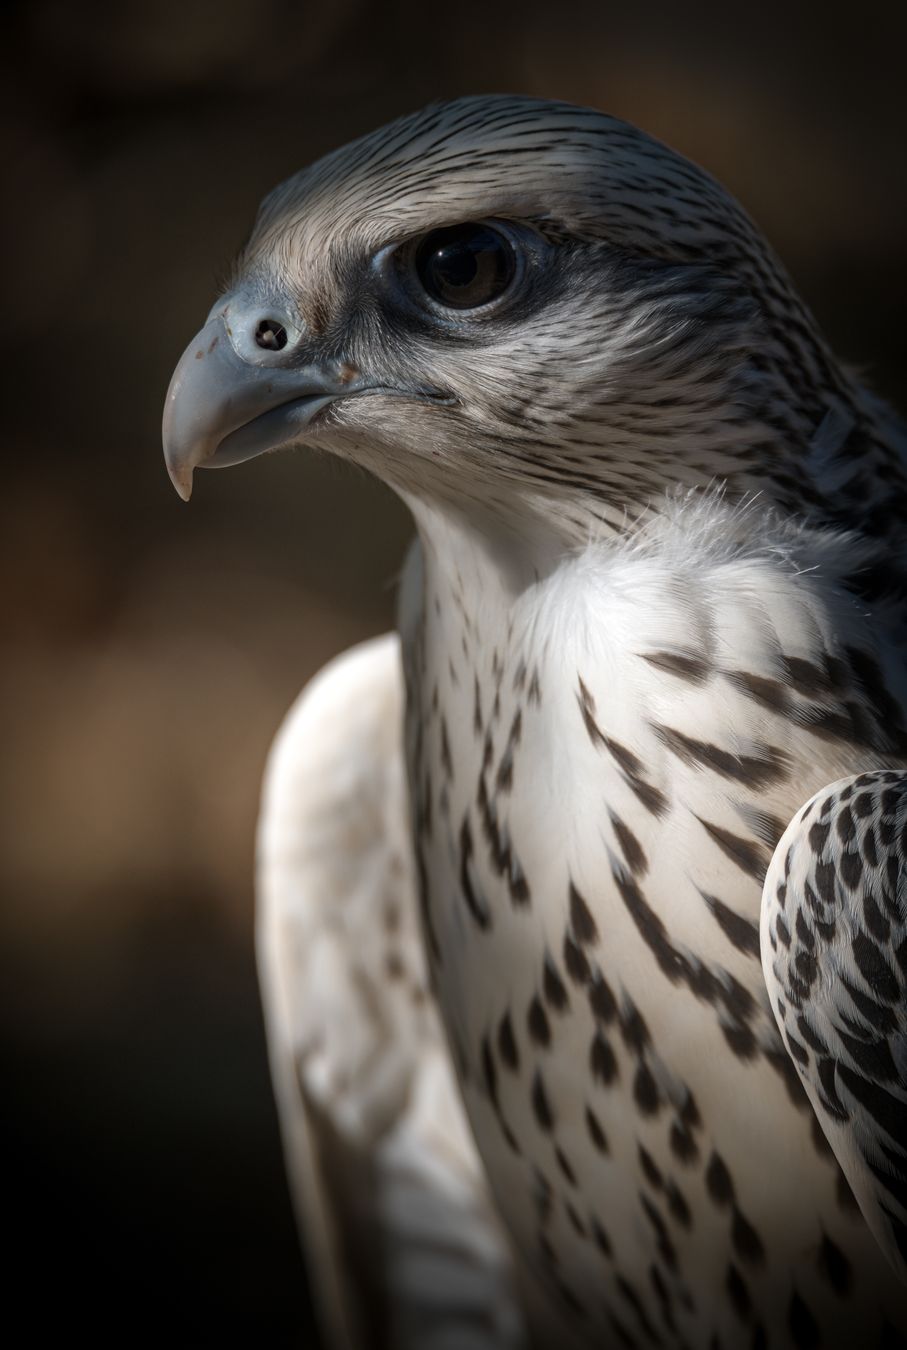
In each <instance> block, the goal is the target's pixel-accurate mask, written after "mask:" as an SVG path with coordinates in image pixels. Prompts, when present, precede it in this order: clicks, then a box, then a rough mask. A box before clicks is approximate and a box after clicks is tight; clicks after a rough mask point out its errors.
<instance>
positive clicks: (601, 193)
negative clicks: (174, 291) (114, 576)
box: [164, 97, 837, 518]
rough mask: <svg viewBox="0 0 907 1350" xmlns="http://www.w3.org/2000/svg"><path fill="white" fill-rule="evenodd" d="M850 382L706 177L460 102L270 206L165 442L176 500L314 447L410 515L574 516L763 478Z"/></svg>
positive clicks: (617, 128)
mask: <svg viewBox="0 0 907 1350" xmlns="http://www.w3.org/2000/svg"><path fill="white" fill-rule="evenodd" d="M836 380H837V374H836V371H835V369H834V367H833V366H832V365H831V364H830V362H829V358H828V354H827V352H826V351H825V349H824V347H823V346H822V344H821V341H820V339H819V338H818V337H817V336H816V333H815V329H814V327H813V325H812V323H811V321H810V319H809V316H808V314H807V313H806V312H805V310H804V309H803V307H802V305H801V304H800V302H799V300H798V299H797V297H796V294H795V293H794V292H793V290H792V288H791V287H790V285H789V283H788V281H787V280H786V277H785V275H784V273H783V271H782V270H781V269H780V267H779V266H778V264H777V262H776V261H775V259H774V257H773V255H772V254H771V252H770V250H769V249H768V247H767V246H766V245H765V243H764V241H763V240H762V238H761V236H760V235H759V233H758V231H757V230H756V229H755V227H754V226H753V225H752V224H751V222H750V221H749V219H748V218H747V216H746V215H745V213H744V212H743V211H742V210H741V208H740V207H739V206H738V205H737V204H736V203H735V202H734V200H733V199H732V198H731V197H730V196H729V195H728V194H727V193H726V192H725V191H724V189H723V188H721V187H720V185H719V184H718V183H716V182H715V181H714V179H712V178H711V177H710V176H709V175H708V174H706V173H705V172H703V171H702V170H701V169H699V168H697V167H696V166H694V165H692V164H690V163H689V162H688V161H686V160H684V159H683V158H681V157H680V156H679V155H677V154H675V153H673V152H672V151H670V150H668V149H667V148H666V147H665V146H663V145H661V144H659V143H658V142H656V141H654V140H652V139H650V138H649V137H647V136H646V135H644V134H643V133H641V132H639V131H637V130H636V129H634V128H633V127H630V126H628V125H627V124H625V123H623V122H620V121H618V120H616V119H614V118H611V117H607V116H604V115H603V114H601V113H598V112H594V111H591V110H589V109H583V108H576V107H572V106H570V105H568V104H564V103H551V102H545V101H539V100H535V99H528V98H510V97H480V98H465V99H460V100H457V101H455V102H452V103H447V104H443V105H439V106H432V107H429V108H427V109H425V110H424V111H422V112H419V113H416V114H413V115H411V116H408V117H404V118H402V119H401V120H399V121H397V122H394V123H392V124H390V125H389V126H387V127H385V128H383V129H381V130H379V131H377V132H374V133H373V134H371V135H369V136H366V137H364V138H363V139H362V140H359V141H356V142H354V143H353V144H351V145H349V146H346V147H344V148H343V149H340V150H338V151H335V152H334V153H333V154H330V155H328V156H327V157H326V158H324V159H322V160H320V161H319V162H318V163H316V164H315V165H313V166H312V167H311V168H308V169H306V170H304V171H302V172H301V173H299V174H297V175H296V176H295V177H294V178H291V179H290V180H289V181H288V182H286V183H284V184H283V185H282V186H281V187H279V188H277V189H276V190H275V191H274V192H272V193H271V195H270V196H269V197H268V198H267V199H266V200H265V202H264V203H263V205H262V207H261V210H260V212H259V215H258V218H257V220H256V223H255V227H254V230H253V233H252V236H251V239H250V241H249V243H248V245H247V246H246V248H245V249H244V251H243V253H242V255H241V257H240V259H239V261H238V263H237V265H236V269H235V274H234V279H233V282H232V284H231V285H230V287H229V289H228V291H227V292H226V294H224V295H222V296H221V298H220V299H219V300H218V301H217V303H216V304H215V306H214V308H213V309H212V311H211V313H210V315H209V317H208V320H207V322H206V324H205V326H204V327H203V329H202V330H201V332H200V333H199V335H198V336H197V337H196V338H195V339H194V340H193V342H192V343H191V344H190V346H189V347H188V349H187V351H186V353H185V355H184V356H183V358H182V360H181V362H180V365H179V367H178V369H177V371H176V374H175V375H174V378H173V382H172V384H171V387H170V391H169V393H168V397H167V407H166V413H165V418H164V440H165V449H166V455H167V463H168V466H169V469H170V473H171V476H172V478H173V481H174V483H175V485H176V487H177V489H178V491H179V492H180V493H181V494H182V495H183V496H184V497H188V495H189V491H190V488H191V483H192V473H193V470H194V469H195V468H197V467H200V466H206V467H207V466H218V465H222V464H230V463H235V462H238V461H240V460H244V459H248V458H250V457H251V456H253V455H257V454H259V453H261V452H263V451H268V450H273V449H276V448H278V447H281V446H285V445H288V444H291V443H298V442H303V443H306V444H312V445H319V446H322V447H324V448H326V449H328V450H331V451H333V452H335V453H337V454H340V455H342V456H345V457H347V458H349V459H351V460H354V461H356V462H357V463H359V464H362V465H364V466H366V467H368V468H369V469H371V470H373V471H374V472H375V473H376V474H378V475H379V476H380V477H382V478H384V479H385V480H386V481H388V482H390V483H391V485H392V486H394V487H395V488H396V489H397V490H398V491H399V492H401V494H402V495H403V496H404V497H405V498H407V499H408V500H411V501H415V500H419V499H423V500H424V499H431V498H442V499H444V500H446V501H448V502H452V503H457V502H458V503H460V505H463V504H466V505H467V506H468V504H469V503H476V504H478V503H483V504H485V505H487V504H488V503H489V502H491V503H493V502H496V501H499V502H502V503H507V504H508V507H512V506H513V504H514V503H515V502H517V501H523V500H525V501H527V502H528V501H529V500H530V499H531V501H532V502H533V503H535V505H536V506H538V505H539V504H541V506H542V508H543V509H544V510H547V511H551V510H554V511H555V512H561V513H562V514H563V515H564V517H565V518H568V517H571V513H572V516H573V517H576V516H578V514H579V515H581V514H582V512H581V511H580V510H579V505H578V504H579V503H583V504H585V505H586V506H589V507H590V509H592V510H593V513H594V512H595V511H599V512H600V513H605V514H607V512H608V511H609V510H611V511H620V512H626V510H627V508H628V507H630V508H633V507H635V506H637V505H642V504H644V503H645V502H646V501H647V500H648V499H650V498H651V497H652V496H653V495H654V494H655V493H660V492H663V491H664V488H665V487H666V486H668V485H670V484H672V483H677V482H680V483H687V484H696V483H703V484H705V483H708V482H709V481H712V480H714V479H716V478H718V479H723V480H725V481H728V482H730V483H732V484H733V483H735V482H738V481H739V482H740V483H741V485H742V486H743V487H751V486H753V483H754V481H756V482H759V480H760V479H761V478H765V477H767V478H768V479H769V480H771V477H772V472H773V465H775V464H776V462H777V461H778V453H777V452H778V443H779V438H780V439H782V440H787V441H789V442H791V443H793V444H800V443H803V444H805V443H806V441H808V438H809V436H810V434H811V433H812V432H813V431H814V429H815V426H816V424H817V422H818V421H819V420H820V419H821V417H822V415H823V412H824V411H825V407H826V405H827V401H828V398H829V396H830V392H829V391H833V389H834V386H835V383H836ZM790 448H791V447H790V445H785V446H784V447H783V449H784V453H785V454H787V455H788V456H789V454H790ZM782 462H783V460H782ZM788 462H789V460H788ZM762 485H763V484H762V483H761V482H760V486H762ZM777 488H778V492H779V493H780V494H781V495H782V496H783V493H784V491H785V490H790V489H789V487H788V488H787V489H785V487H784V481H783V474H781V477H780V479H779V483H778V484H777Z"/></svg>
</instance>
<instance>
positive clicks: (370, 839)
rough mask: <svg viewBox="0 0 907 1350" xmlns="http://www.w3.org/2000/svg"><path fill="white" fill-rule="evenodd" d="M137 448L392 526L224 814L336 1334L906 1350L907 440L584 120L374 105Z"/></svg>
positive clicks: (697, 1348) (545, 109) (552, 112)
mask: <svg viewBox="0 0 907 1350" xmlns="http://www.w3.org/2000/svg"><path fill="white" fill-rule="evenodd" d="M164 441H165V452H166V459H167V464H168V467H169V470H170V474H171V477H172V479H173V482H174V484H175V486H176V488H177V490H178V491H179V492H180V494H181V495H182V496H183V497H185V498H188V496H189V492H190V488H191V485H192V476H193V470H194V469H195V468H198V467H212V466H213V467H217V466H219V465H226V464H232V463H236V462H239V461H241V460H245V459H249V458H251V457H253V456H255V455H258V454H260V453H262V452H265V451H272V450H276V449H278V448H280V447H284V446H288V445H296V444H299V445H303V446H306V447H312V448H321V449H324V450H326V451H328V452H330V453H331V454H333V455H337V456H339V457H341V458H342V459H346V460H349V461H351V462H352V463H354V464H356V465H359V466H362V467H364V468H365V469H367V470H369V471H370V472H372V473H374V474H376V475H377V476H378V477H379V478H381V479H383V480H384V482H386V483H388V484H389V485H390V486H391V488H393V489H394V490H395V491H396V492H397V493H398V494H399V496H400V497H401V498H402V499H403V501H404V502H405V503H406V505H407V506H408V507H409V509H410V511H411V513H412V516H413V519H414V522H415V526H416V534H417V542H416V543H415V545H414V546H413V549H412V551H411V553H410V555H409V557H408V560H407V563H406V566H405V569H404V573H403V577H402V581H401V586H400V607H399V635H392V636H388V637H385V638H382V639H379V640H377V641H375V642H372V643H369V644H366V645H364V646H362V647H359V648H357V649H355V650H354V651H352V652H350V653H347V654H346V655H344V656H342V657H340V658H339V660H338V661H336V662H335V663H334V664H333V665H331V666H329V667H328V668H327V669H326V670H325V671H324V672H322V673H321V674H320V675H319V676H318V677H317V679H316V680H315V681H314V682H313V684H312V685H311V686H310V687H309V688H308V689H307V690H306V691H304V692H303V694H302V696H301V700H300V702H299V703H298V704H297V705H296V707H295V708H294V709H293V710H292V712H291V713H290V715H289V717H288V719H287V722H286V724H285V726H284V728H283V729H282V730H281V732H280V734H279V737H278V740H277V743H276V746H275V749H274V751H273V754H272V758H271V762H270V767H269V771H268V775H267V781H266V786H265V793H264V807H263V812H262V818H261V825H260V861H259V904H260V908H259V918H258V941H259V957H260V968H261V975H262V986H263V992H264V1002H265V1008H266V1014H267V1021H268V1029H269V1044H270V1055H271V1061H272V1070H273V1077H274V1082H275V1088H276V1093H277V1097H278V1101H279V1106H280V1112H281V1119H282V1128H283V1134H284V1140H285V1146H286V1152H287V1158H288V1164H289V1169H290V1174H291V1178H292V1184H293V1188H294V1194H295V1196H296V1200H297V1206H298V1210H299V1214H300V1220H301V1226H302V1229H303V1233H304V1236H305V1239H306V1243H307V1246H308V1250H309V1257H310V1262H311V1269H312V1273H313V1274H312V1278H313V1285H314V1288H315V1293H316V1297H317V1299H318V1302H319V1306H320V1308H321V1311H322V1315H323V1318H324V1322H325V1326H326V1328H327V1331H328V1335H329V1337H330V1339H331V1342H332V1343H333V1344H336V1345H346V1346H379V1345H380V1346H386V1345H391V1346H402V1347H410V1346H412V1347H415V1346H419V1347H442V1346H443V1347H452V1346H458V1347H505V1346H519V1345H524V1344H527V1343H529V1342H532V1343H535V1344H537V1345H543V1346H544V1345H550V1344H557V1345H559V1346H564V1347H567V1346H573V1345H575V1346H625V1347H650V1346H654V1347H659V1346H661V1347H678V1348H679V1347H690V1348H691V1350H709V1348H711V1347H719V1346H720V1347H724V1348H725V1350H727V1348H728V1347H747V1348H748V1350H749V1348H750V1347H752V1348H753V1350H756V1348H757V1347H776V1346H795V1347H817V1346H826V1347H827V1346H848V1347H852V1346H856V1345H859V1346H861V1347H867V1346H894V1345H901V1344H904V1335H905V1333H907V1296H905V1289H904V1284H903V1279H904V1275H905V1260H907V1156H905V1152H907V1036H905V1029H907V1005H905V988H907V862H905V860H907V771H905V764H907V665H905V654H907V556H905V555H907V550H905V540H907V529H905V523H907V434H905V429H904V427H903V426H902V425H901V424H899V423H898V421H897V419H896V417H895V416H894V414H893V413H892V412H891V411H890V410H889V409H888V408H887V407H886V406H885V405H884V404H883V403H881V402H880V401H879V400H878V399H877V398H875V397H874V396H873V395H872V394H871V393H870V392H868V391H867V389H865V388H864V387H863V386H862V385H861V384H860V383H859V382H858V380H857V379H856V378H855V376H854V375H853V374H851V373H850V372H849V371H848V370H847V369H846V368H844V367H843V366H841V365H840V364H839V363H838V362H837V361H836V359H835V357H834V356H833V354H832V353H831V351H830V350H829V347H828V346H827V344H826V342H825V340H824V338H823V336H822V334H821V332H820V331H819V329H818V327H817V325H816V322H815V321H814V319H813V318H812V316H811V315H810V313H809V311H808V310H807V308H806V306H805V305H804V303H803V301H802V300H801V299H800V297H799V296H798V294H797V292H796V290H795V289H794V287H793V286H792V284H791V282H790V280H789V278H788V277H787V275H786V273H785V272H784V270H783V268H782V266H781V265H780V263H779V262H778V260H777V259H776V257H775V256H774V255H773V253H772V252H771V250H770V248H769V247H768V245H767V244H766V242H765V240H764V239H763V238H762V236H761V234H760V233H759V231H758V230H757V229H756V227H755V226H754V225H753V224H752V222H751V221H750V220H749V218H748V217H747V215H746V214H745V213H744V211H743V210H742V209H741V207H740V206H739V205H737V203H736V202H735V201H734V200H733V199H732V198H731V197H730V196H729V195H728V193H727V192H726V191H724V189H723V188H722V187H721V186H720V185H719V184H718V183H716V182H715V181H714V179H712V178H711V177H710V176H709V175H708V174H707V173H705V172H704V171H703V170H701V169H700V168H698V167H696V166H695V165H693V164H691V163H689V162H688V161H686V160H685V159H683V158H681V157H680V156H679V155H677V154H675V153H674V152H672V151H671V150H669V149H667V148H666V147H665V146H664V145H662V144H660V143H658V142H657V141H655V140H652V139H651V138H649V137H648V136H646V135H644V134H643V133H642V132H640V131H638V130H636V129H635V128H633V127H631V126H628V125H627V124H625V123H623V122H621V121H618V120H617V119H615V118H613V117H608V116H605V115H603V114H601V113H598V112H595V111H592V110H589V109H584V108H577V107H572V106H570V105H568V104H565V103H556V102H547V101H538V100H534V99H528V98H512V97H480V98H464V99H460V100H457V101H454V102H451V103H446V104H442V105H435V106H432V107H429V108H427V109H425V110H424V111H422V112H418V113H415V114H413V115H411V116H407V117H404V118H402V119H401V120H399V121H396V122H394V123H392V124H391V125H389V126H387V127H385V128H383V129H381V130H379V131H377V132H375V133H373V134H371V135H368V136H366V137H364V138H363V139H361V140H358V141H356V142H354V143H353V144H351V145H349V146H346V147H345V148H343V149H340V150H337V151H335V152H334V153H332V154H329V155H328V156H327V157H326V158H324V159H322V160H320V161H319V162H318V163H316V164H315V165H314V166H312V167H310V168H308V169H305V170H304V171H303V172H301V173H299V174H297V175H296V176H295V177H293V178H291V179H290V180H289V181H288V182H287V183H285V184H284V185H283V186H281V187H278V188H277V189H276V190H275V191H274V192H273V193H271V195H270V196H269V197H267V198H266V200H265V201H264V204H263V205H262V207H261V209H260V212H259V215H258V218H257V220H256V222H255V226H254V229H253V232H252V235H251V238H250V240H249V243H248V244H247V246H246V248H245V249H244V251H243V252H242V254H241V256H240V258H239V260H238V262H237V264H236V268H235V272H234V276H233V280H232V282H231V283H230V285H229V287H228V288H227V290H226V291H225V293H224V294H222V295H221V296H220V298H219V299H218V300H217V303H216V304H215V305H214V308H213V309H212V311H211V313H210V315H209V317H208V319H207V321H206V323H205V325H204V327H203V328H202V329H201V332H200V333H199V335H198V336H197V337H196V338H195V339H193V341H192V342H191V343H190V345H189V347H188V349H187V351H186V353H185V355H184V357H183V358H182V360H181V362H180V364H179V366H178V368H177V371H176V374H175V375H174V378H173V382H172V384H171V387H170V391H169V394H168V397H167V406H166V413H165V420H164Z"/></svg>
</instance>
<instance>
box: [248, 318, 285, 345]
mask: <svg viewBox="0 0 907 1350" xmlns="http://www.w3.org/2000/svg"><path fill="white" fill-rule="evenodd" d="M287 341H288V339H287V330H286V329H285V328H284V326H283V324H282V323H278V322H277V320H276V319H262V320H261V322H260V323H259V325H258V327H257V328H256V329H255V345H256V346H257V347H264V349H265V350H266V351H269V352H279V351H282V350H283V348H284V347H285V346H286V345H287Z"/></svg>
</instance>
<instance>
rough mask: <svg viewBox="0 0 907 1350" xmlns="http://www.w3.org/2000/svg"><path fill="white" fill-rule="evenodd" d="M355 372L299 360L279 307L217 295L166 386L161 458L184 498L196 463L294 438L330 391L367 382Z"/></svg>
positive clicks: (226, 460)
mask: <svg viewBox="0 0 907 1350" xmlns="http://www.w3.org/2000/svg"><path fill="white" fill-rule="evenodd" d="M331 365H332V366H334V363H331ZM356 374H357V372H355V371H354V370H352V368H351V367H348V366H343V365H342V364H338V365H337V366H336V367H335V368H334V369H331V370H328V369H322V368H321V367H320V366H317V365H311V364H308V365H307V364H305V363H304V360H303V352H302V334H301V333H300V332H299V331H298V329H295V328H294V326H293V324H292V322H291V321H290V320H288V318H287V317H286V316H285V315H283V314H280V313H279V312H278V311H277V310H275V309H273V308H271V309H268V308H263V307H262V306H261V304H258V305H249V304H246V303H243V300H242V298H241V297H235V298H232V299H229V300H227V301H226V302H222V303H221V304H220V305H219V306H218V307H217V309H216V311H215V312H214V313H213V315H212V317H211V318H209V320H208V322H207V323H206V324H205V326H204V328H203V329H202V330H201V332H200V333H199V334H198V335H197V336H196V337H195V338H193V340H192V341H191V342H190V344H189V346H188V347H187V348H186V350H185V352H184V353H183V355H182V357H181V359H180V362H179V365H178V366H177V368H176V370H175V372H174V375H173V379H172V380H171V381H170V388H169V389H168V390H167V401H166V404H165V406H164V424H163V439H164V459H165V461H166V464H167V471H168V473H169V474H170V478H171V481H172V482H173V486H174V487H175V488H176V490H177V492H178V493H179V495H180V496H181V497H182V499H183V501H188V500H189V497H190V495H191V492H192V474H193V471H194V470H195V469H197V468H200V467H205V468H208V467H212V468H219V467H220V466H221V465H227V464H239V463H241V462H242V461H243V460H245V459H251V458H252V457H253V456H254V455H260V454H262V453H263V452H264V451H266V450H273V449H276V448H277V447H278V446H280V445H285V444H286V443H287V442H289V441H292V440H294V439H295V438H296V437H298V436H299V435H300V433H301V432H302V431H303V430H304V429H305V427H307V426H308V424H309V423H310V422H311V420H312V418H313V417H314V416H315V414H316V413H318V412H320V411H321V409H322V408H324V407H326V406H327V404H329V403H330V402H332V400H333V399H335V398H338V397H340V396H341V395H346V394H352V393H356V392H360V391H361V390H362V389H363V388H364V387H366V385H365V382H364V381H362V380H360V379H357V378H355V377H356Z"/></svg>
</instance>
